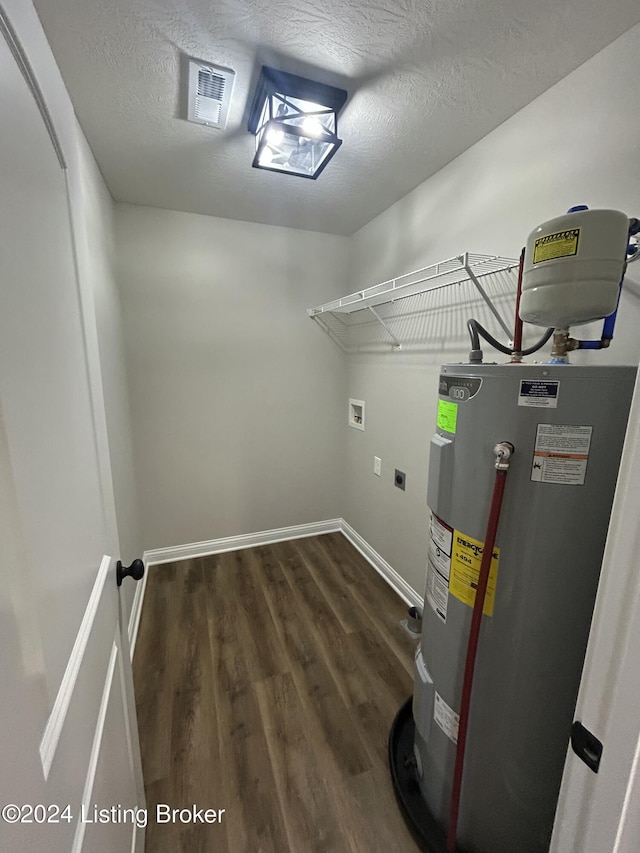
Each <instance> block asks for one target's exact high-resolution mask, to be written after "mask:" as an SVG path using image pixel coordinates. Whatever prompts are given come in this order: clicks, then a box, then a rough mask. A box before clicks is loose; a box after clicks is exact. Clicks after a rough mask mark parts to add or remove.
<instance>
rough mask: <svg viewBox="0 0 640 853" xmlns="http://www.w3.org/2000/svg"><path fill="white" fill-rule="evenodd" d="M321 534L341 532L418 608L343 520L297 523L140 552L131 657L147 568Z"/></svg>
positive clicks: (418, 600) (415, 598)
mask: <svg viewBox="0 0 640 853" xmlns="http://www.w3.org/2000/svg"><path fill="white" fill-rule="evenodd" d="M322 533H342V534H343V536H345V538H346V539H348V541H349V542H350V543H351V544H352V545H353V546H354V548H356V549H357V550H358V551H359V552H360V553H361V554H362V556H363V557H364V558H365V560H367V561H368V562H369V563H370V564H371V566H373V568H374V569H375V570H376V571H377V572H378V574H379V575H380V576H381V577H382V578H383V579H384V580H385V581H386V582H387V583H388V584H389V586H390V587H391V589H393V590H394V592H396V593H397V594H398V595H399V596H400V598H401V599H402V600H403V601H405V602H406V603H407V604H409V605H414V606H416V607H418V608H422V605H423V599H422V596H420V595H419V594H418V593H417V592H416V591H415V590H414V589H413V587H411V586H410V585H409V584H408V583H407V582H406V581H405V579H404V578H403V577H401V576H400V575H399V574H398V572H396V570H395V569H394V568H393V567H392V566H390V565H389V563H387V561H386V560H385V559H384V557H382V556H380V554H378V552H377V551H376V550H375V549H374V548H372V547H371V545H369V543H368V542H367V541H366V540H365V539H363V538H362V536H360V534H359V533H357V532H356V531H355V530H354V529H353V527H351V525H350V524H347V522H346V521H345V520H344V519H343V518H332V519H329V520H328V521H318V522H315V523H314V524H298V525H294V526H293V527H280V528H277V529H275V530H262V531H260V532H259V533H247V534H244V535H242V536H228V537H226V538H224V539H210V540H208V541H206V542H192V543H190V544H189V545H178V546H176V547H173V548H155V549H153V550H150V551H145V552H144V555H143V556H144V564H145V574H144V580H143V582H142V583H141V584H139V585H138V588H137V589H136V595H135V598H134V600H133V605H132V607H131V617H130V619H129V644H130V646H131V656H132V658H133V651H134V649H135V644H136V636H137V633H138V626H139V624H140V613H141V612H142V601H143V598H144V593H145V589H146V583H147V579H148V577H149V571H148V569H149V567H150V566H157V565H160V564H162V563H173V562H175V561H177V560H188V559H193V558H194V557H206V556H208V555H210V554H222V553H224V552H225V551H239V550H241V549H243V548H255V547H258V546H260V545H269V544H272V543H274V542H286V541H288V540H291V539H302V538H305V537H307V536H319V535H320V534H322Z"/></svg>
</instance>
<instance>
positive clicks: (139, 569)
mask: <svg viewBox="0 0 640 853" xmlns="http://www.w3.org/2000/svg"><path fill="white" fill-rule="evenodd" d="M143 576H144V563H143V562H142V560H139V559H138V560H134V561H133V563H131V565H130V566H123V565H122V563H121V562H120V560H118V562H117V564H116V582H117V584H118V586H121V585H122V581H123V580H124V578H126V577H130V578H133V579H134V581H139V580H140V578H142V577H143Z"/></svg>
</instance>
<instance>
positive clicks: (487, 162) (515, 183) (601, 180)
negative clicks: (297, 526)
mask: <svg viewBox="0 0 640 853" xmlns="http://www.w3.org/2000/svg"><path fill="white" fill-rule="evenodd" d="M639 44H640V25H639V26H636V27H634V28H633V29H632V30H630V31H629V32H628V33H626V34H625V35H623V36H622V37H621V38H619V39H618V40H617V41H615V42H613V43H612V44H611V45H609V46H608V47H607V48H605V50H603V51H601V52H600V53H599V54H597V55H596V56H595V57H593V58H592V59H590V60H589V61H588V62H586V63H585V64H584V65H582V66H581V67H580V68H578V69H577V70H576V71H575V72H573V73H572V74H570V75H569V76H568V77H566V78H565V79H564V80H562V81H561V82H560V83H558V84H557V85H555V86H553V87H552V88H551V89H549V90H548V91H547V92H546V93H545V94H544V95H542V96H541V97H539V98H538V99H537V100H535V101H534V102H533V103H531V104H530V105H529V106H528V107H526V108H525V109H523V110H521V111H520V112H519V113H517V114H516V115H515V116H513V117H512V118H511V119H509V120H508V121H507V122H505V123H504V124H503V125H501V126H500V127H498V128H497V129H496V130H495V131H493V132H492V133H490V134H489V135H488V136H486V137H485V138H484V139H482V140H481V141H480V142H479V143H477V144H476V145H474V146H473V147H472V148H471V149H469V150H468V151H467V152H465V153H464V154H463V155H461V156H460V157H458V158H457V159H456V160H454V161H452V162H451V163H450V164H449V165H448V166H446V167H445V168H444V169H442V170H441V171H440V172H438V173H437V174H436V175H434V176H433V177H432V178H431V179H429V180H428V181H426V182H425V183H424V184H422V185H421V186H420V187H418V188H417V189H416V190H414V191H413V192H411V193H410V194H409V195H407V196H405V197H404V198H403V199H401V200H400V201H399V202H397V203H396V204H395V205H393V206H392V207H391V208H389V209H388V210H387V211H385V212H384V213H383V214H381V215H380V216H379V217H377V218H376V219H374V220H373V221H372V222H370V223H369V224H368V225H366V226H365V227H364V228H362V229H361V230H360V231H359V232H358V233H356V234H355V235H354V236H353V237H352V242H351V249H352V258H351V261H352V271H353V273H352V274H353V278H352V281H351V287H350V290H355V289H357V288H359V287H366V286H369V285H373V284H375V283H377V282H379V281H383V280H384V279H386V278H389V277H392V276H394V275H398V274H400V273H403V272H408V271H410V270H413V269H416V268H419V267H421V266H424V265H426V264H429V263H434V262H436V261H438V260H442V259H444V258H449V257H452V256H454V255H458V254H460V253H461V252H463V251H465V250H468V251H472V252H486V253H491V254H493V253H495V254H503V255H507V256H511V257H518V255H519V252H520V248H521V247H522V246H523V245H524V242H525V240H526V237H527V235H528V234H529V232H530V231H531V230H532V229H533V228H534V227H535V226H536V225H538V224H539V223H541V222H544V221H545V220H546V219H550V218H552V217H553V216H556V215H558V214H560V213H564V212H565V211H566V210H567V209H568V208H569V207H570V206H571V205H573V204H578V203H584V204H588V205H589V206H590V207H612V208H617V209H620V210H623V211H625V212H627V213H628V214H629V215H630V216H631V215H638V213H639V211H640V173H639V172H638V170H637V168H636V167H635V163H636V161H637V152H638V138H640V114H639V113H638V111H637V110H634V109H630V108H629V94H630V89H629V81H630V80H633V79H634V75H635V73H636V69H637V65H638V60H639V59H640V48H639ZM426 144H428V140H426ZM637 266H639V267H640V262H638V264H637ZM628 278H629V279H630V280H631V282H630V287H629V293H628V294H627V296H626V297H625V298H624V300H623V304H622V311H621V316H620V321H619V325H618V330H617V336H616V340H615V341H614V344H613V346H612V348H611V350H609V351H608V352H605V353H601V354H597V355H594V356H592V359H593V360H596V361H598V362H601V363H605V362H609V363H628V364H629V363H632V364H637V363H638V360H639V358H640V336H638V334H637V328H638V324H639V323H640V299H638V297H637V296H636V295H634V283H635V282H637V281H638V280H640V270H637V271H636V270H635V269H634V267H633V266H631V267H630V269H629V275H628ZM634 280H635V281H634ZM637 292H638V288H637V285H636V286H635V293H637ZM582 331H583V330H581V336H582ZM598 336H599V335H598ZM466 352H468V349H467V350H466V351H465V350H464V349H463V350H461V351H460V352H459V353H448V354H447V355H446V360H448V361H456V360H461V359H464V358H466ZM580 357H581V356H580ZM580 357H576V358H575V359H574V360H575V361H578V360H579V358H580ZM444 360H445V358H444V357H443V354H442V353H441V352H438V351H437V349H434V350H433V351H432V352H430V353H428V354H427V355H426V356H425V355H423V356H416V357H407V356H401V355H398V354H396V355H394V354H389V355H387V356H384V357H380V356H376V357H364V356H359V357H354V358H352V359H351V361H350V364H349V369H348V389H347V390H348V396H351V397H356V398H359V399H364V400H365V401H366V407H367V408H366V413H367V429H366V432H365V433H357V431H355V430H351V434H349V435H348V439H347V441H348V450H347V463H346V496H345V500H346V505H345V517H346V520H347V521H348V522H349V523H350V524H351V525H352V526H353V527H355V528H356V530H357V531H358V532H359V533H360V534H361V535H362V536H364V538H365V539H367V540H368V541H369V543H370V544H371V545H373V547H374V548H376V550H378V551H379V552H380V553H381V554H382V556H383V557H385V559H386V560H387V561H388V562H389V563H391V565H392V566H393V567H394V568H395V569H396V570H397V571H398V572H399V573H400V574H401V575H402V576H403V577H404V578H405V579H406V580H407V581H408V582H409V583H410V584H411V585H412V586H413V587H414V589H416V590H417V591H418V592H419V593H422V592H423V587H424V571H425V562H426V541H427V540H426V510H425V495H426V480H427V462H428V443H429V439H430V436H431V434H432V432H433V429H434V424H435V405H436V401H437V396H436V388H437V384H436V380H437V376H438V367H437V365H438V364H439V363H441V362H442V361H444ZM374 453H375V454H376V455H378V456H382V459H383V477H382V479H380V480H378V478H376V477H374V475H373V458H372V457H373V455H374ZM394 467H397V468H401V469H402V470H404V471H406V473H407V490H406V493H405V494H403V493H401V492H400V491H399V490H398V489H395V488H394V486H393V481H392V474H393V468H394Z"/></svg>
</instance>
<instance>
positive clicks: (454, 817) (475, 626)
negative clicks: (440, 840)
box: [447, 468, 507, 853]
mask: <svg viewBox="0 0 640 853" xmlns="http://www.w3.org/2000/svg"><path fill="white" fill-rule="evenodd" d="M506 480H507V471H506V468H505V469H497V470H496V478H495V482H494V486H493V496H492V498H491V509H490V510H489V520H488V522H487V532H486V534H485V537H484V549H483V551H482V561H481V563H480V576H479V578H478V588H477V589H476V597H475V601H474V604H473V614H472V616H471V627H470V628H469V641H468V643H467V658H466V661H465V667H464V681H463V683H462V698H461V700H460V721H459V724H458V746H457V748H456V763H455V767H454V771H453V790H452V792H451V806H450V808H449V827H448V832H447V853H455V851H456V841H457V831H458V814H459V811H460V792H461V790H462V773H463V770H464V754H465V747H466V742H467V728H468V725H469V711H470V708H471V690H472V688H473V675H474V671H475V665H476V656H477V653H478V640H479V639H480V626H481V623H482V610H483V607H484V599H485V596H486V593H487V583H488V581H489V570H490V568H491V558H492V557H493V548H494V546H495V542H496V534H497V532H498V524H499V523H500V512H501V509H502V498H503V495H504V487H505V483H506Z"/></svg>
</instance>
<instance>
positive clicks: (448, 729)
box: [433, 691, 460, 743]
mask: <svg viewBox="0 0 640 853" xmlns="http://www.w3.org/2000/svg"><path fill="white" fill-rule="evenodd" d="M433 719H434V720H435V721H436V723H437V724H438V725H439V726H440V728H441V729H442V731H443V732H444V733H445V734H446V736H447V737H448V738H449V740H452V741H453V742H454V743H458V726H459V724H460V717H459V715H458V714H456V712H455V711H454V710H453V708H450V707H449V705H447V703H446V702H445V701H444V699H443V698H442V696H441V695H440V694H439V693H438V692H437V691H436V695H435V699H434V700H433Z"/></svg>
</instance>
